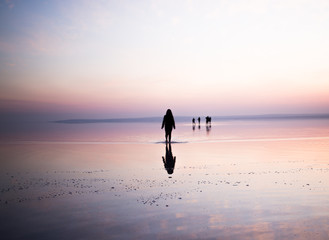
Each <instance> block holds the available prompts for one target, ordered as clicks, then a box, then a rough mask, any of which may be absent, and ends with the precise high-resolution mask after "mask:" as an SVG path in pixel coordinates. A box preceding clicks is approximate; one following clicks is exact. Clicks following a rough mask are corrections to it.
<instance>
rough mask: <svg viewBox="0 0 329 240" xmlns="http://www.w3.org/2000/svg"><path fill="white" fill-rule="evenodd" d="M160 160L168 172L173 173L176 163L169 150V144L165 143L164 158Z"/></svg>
mask: <svg viewBox="0 0 329 240" xmlns="http://www.w3.org/2000/svg"><path fill="white" fill-rule="evenodd" d="M168 145H169V148H168ZM162 161H163V164H164V167H165V169H166V170H167V172H168V174H173V172H174V168H175V163H176V157H173V155H172V152H171V144H170V143H169V144H166V158H164V157H162Z"/></svg>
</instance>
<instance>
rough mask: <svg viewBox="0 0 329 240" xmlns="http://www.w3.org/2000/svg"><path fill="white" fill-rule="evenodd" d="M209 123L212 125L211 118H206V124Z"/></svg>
mask: <svg viewBox="0 0 329 240" xmlns="http://www.w3.org/2000/svg"><path fill="white" fill-rule="evenodd" d="M208 123H209V124H210V125H211V117H209V116H207V117H206V124H207V125H208Z"/></svg>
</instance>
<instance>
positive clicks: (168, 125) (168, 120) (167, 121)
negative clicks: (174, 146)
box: [161, 109, 176, 143]
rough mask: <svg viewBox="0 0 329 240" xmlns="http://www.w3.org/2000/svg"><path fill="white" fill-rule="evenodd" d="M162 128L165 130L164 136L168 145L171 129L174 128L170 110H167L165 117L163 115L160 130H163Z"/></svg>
mask: <svg viewBox="0 0 329 240" xmlns="http://www.w3.org/2000/svg"><path fill="white" fill-rule="evenodd" d="M163 127H164V128H165V132H166V134H165V136H166V143H167V142H168V138H169V143H170V142H171V131H172V128H174V129H175V128H176V126H175V120H174V116H173V115H172V112H171V110H170V109H168V110H167V112H166V115H164V117H163V121H162V127H161V129H163Z"/></svg>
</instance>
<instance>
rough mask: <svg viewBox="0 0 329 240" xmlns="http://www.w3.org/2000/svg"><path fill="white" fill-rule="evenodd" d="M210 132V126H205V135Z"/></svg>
mask: <svg viewBox="0 0 329 240" xmlns="http://www.w3.org/2000/svg"><path fill="white" fill-rule="evenodd" d="M210 130H211V125H207V126H206V131H207V134H209V133H210Z"/></svg>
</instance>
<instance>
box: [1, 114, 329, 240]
mask: <svg viewBox="0 0 329 240" xmlns="http://www.w3.org/2000/svg"><path fill="white" fill-rule="evenodd" d="M159 125H160V124H159V123H109V124H105V123H103V124H58V123H44V124H40V123H38V124H34V123H30V124H29V125H27V126H15V128H14V129H16V131H14V130H13V129H7V130H4V131H3V134H2V136H1V139H0V140H1V144H0V157H1V169H0V171H1V175H0V178H1V184H0V221H1V225H0V234H1V236H2V238H4V239H168V238H174V239H177V238H178V239H200V238H202V239H311V238H312V239H328V238H329V230H328V229H329V178H328V174H329V122H328V120H325V119H324V120H299V121H295V120H294V121H293V120H289V121H227V122H213V123H212V125H211V127H210V126H206V125H205V124H201V125H200V128H199V126H198V125H196V126H195V128H193V127H192V125H191V124H190V123H185V122H181V123H178V124H177V129H176V130H175V131H174V132H173V141H174V143H173V144H171V146H170V147H169V146H166V144H164V143H163V137H164V133H163V132H162V130H161V129H160V126H159Z"/></svg>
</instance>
